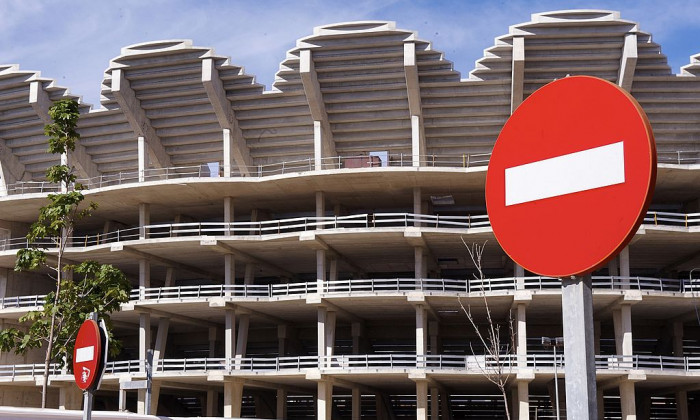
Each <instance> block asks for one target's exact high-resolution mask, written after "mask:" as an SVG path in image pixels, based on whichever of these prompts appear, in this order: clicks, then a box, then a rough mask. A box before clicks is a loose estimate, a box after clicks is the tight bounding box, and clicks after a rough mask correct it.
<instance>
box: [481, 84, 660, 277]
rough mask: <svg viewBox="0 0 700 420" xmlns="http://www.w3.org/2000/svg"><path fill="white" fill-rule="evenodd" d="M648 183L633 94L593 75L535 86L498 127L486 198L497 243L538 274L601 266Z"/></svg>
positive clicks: (625, 235) (650, 154)
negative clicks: (534, 89) (499, 130)
mask: <svg viewBox="0 0 700 420" xmlns="http://www.w3.org/2000/svg"><path fill="white" fill-rule="evenodd" d="M655 183H656V147H655V144H654V136H653V133H652V130H651V125H650V123H649V120H648V118H647V116H646V114H645V113H644V111H643V110H642V108H641V106H640V105H639V104H638V103H637V101H636V100H635V99H634V98H633V97H632V96H631V95H630V94H629V93H627V92H626V91H624V90H623V89H621V88H620V87H618V86H616V85H614V84H612V83H610V82H607V81H605V80H602V79H598V78H595V77H589V76H573V77H567V78H564V79H560V80H557V81H554V82H552V83H549V84H547V85H545V86H544V87H542V88H540V89H539V90H537V91H536V92H534V93H533V94H532V95H530V96H529V97H528V98H527V100H525V101H524V102H523V103H522V104H521V105H520V106H519V107H518V109H517V110H516V111H515V112H514V113H513V115H512V116H511V117H510V118H509V119H508V121H507V122H506V124H505V125H504V127H503V129H502V130H501V133H500V135H499V136H498V140H497V141H496V144H495V146H494V149H493V153H492V155H491V161H490V163H489V168H488V172H487V175H486V207H487V210H488V214H489V219H490V221H491V226H492V227H493V232H494V235H495V236H496V239H497V240H498V243H499V244H500V245H501V247H502V248H503V249H504V250H505V252H506V253H507V254H508V255H509V256H510V257H511V258H512V259H513V261H515V262H516V263H518V264H520V265H521V266H523V267H524V268H525V269H527V270H529V271H531V272H533V273H537V274H540V275H546V276H552V277H568V276H574V275H583V274H586V273H590V272H591V271H593V270H595V269H597V268H599V267H601V266H602V265H604V264H605V263H606V262H607V261H609V260H610V259H611V258H613V257H614V256H615V255H617V253H618V252H619V251H620V250H621V249H622V248H624V247H625V246H626V245H627V244H628V243H629V241H630V240H631V239H632V237H633V236H634V234H635V232H636V231H637V228H638V227H639V225H640V224H641V223H642V221H643V219H644V215H645V213H646V211H647V208H648V207H649V203H650V201H651V196H652V193H653V190H654V184H655Z"/></svg>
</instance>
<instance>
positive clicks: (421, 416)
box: [416, 381, 428, 420]
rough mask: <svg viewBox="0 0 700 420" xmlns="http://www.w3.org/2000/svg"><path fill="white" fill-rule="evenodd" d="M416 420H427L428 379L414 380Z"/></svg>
mask: <svg viewBox="0 0 700 420" xmlns="http://www.w3.org/2000/svg"><path fill="white" fill-rule="evenodd" d="M416 420H428V381H416Z"/></svg>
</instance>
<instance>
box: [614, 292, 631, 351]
mask: <svg viewBox="0 0 700 420" xmlns="http://www.w3.org/2000/svg"><path fill="white" fill-rule="evenodd" d="M613 324H614V328H615V350H616V351H617V354H619V355H622V356H632V355H633V352H632V307H631V306H630V305H620V308H619V309H615V310H614V311H613Z"/></svg>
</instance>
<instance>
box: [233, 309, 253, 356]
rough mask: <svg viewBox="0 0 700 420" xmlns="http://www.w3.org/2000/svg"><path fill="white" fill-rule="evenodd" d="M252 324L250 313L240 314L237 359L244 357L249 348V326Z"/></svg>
mask: <svg viewBox="0 0 700 420" xmlns="http://www.w3.org/2000/svg"><path fill="white" fill-rule="evenodd" d="M249 326H250V315H248V314H241V315H239V316H238V338H237V339H236V359H242V358H244V357H245V355H246V351H247V349H248V328H249Z"/></svg>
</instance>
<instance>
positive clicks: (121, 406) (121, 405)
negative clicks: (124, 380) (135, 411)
mask: <svg viewBox="0 0 700 420" xmlns="http://www.w3.org/2000/svg"><path fill="white" fill-rule="evenodd" d="M117 404H118V408H117V409H118V410H119V411H120V412H124V411H126V390H125V389H121V388H119V401H118V402H117Z"/></svg>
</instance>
